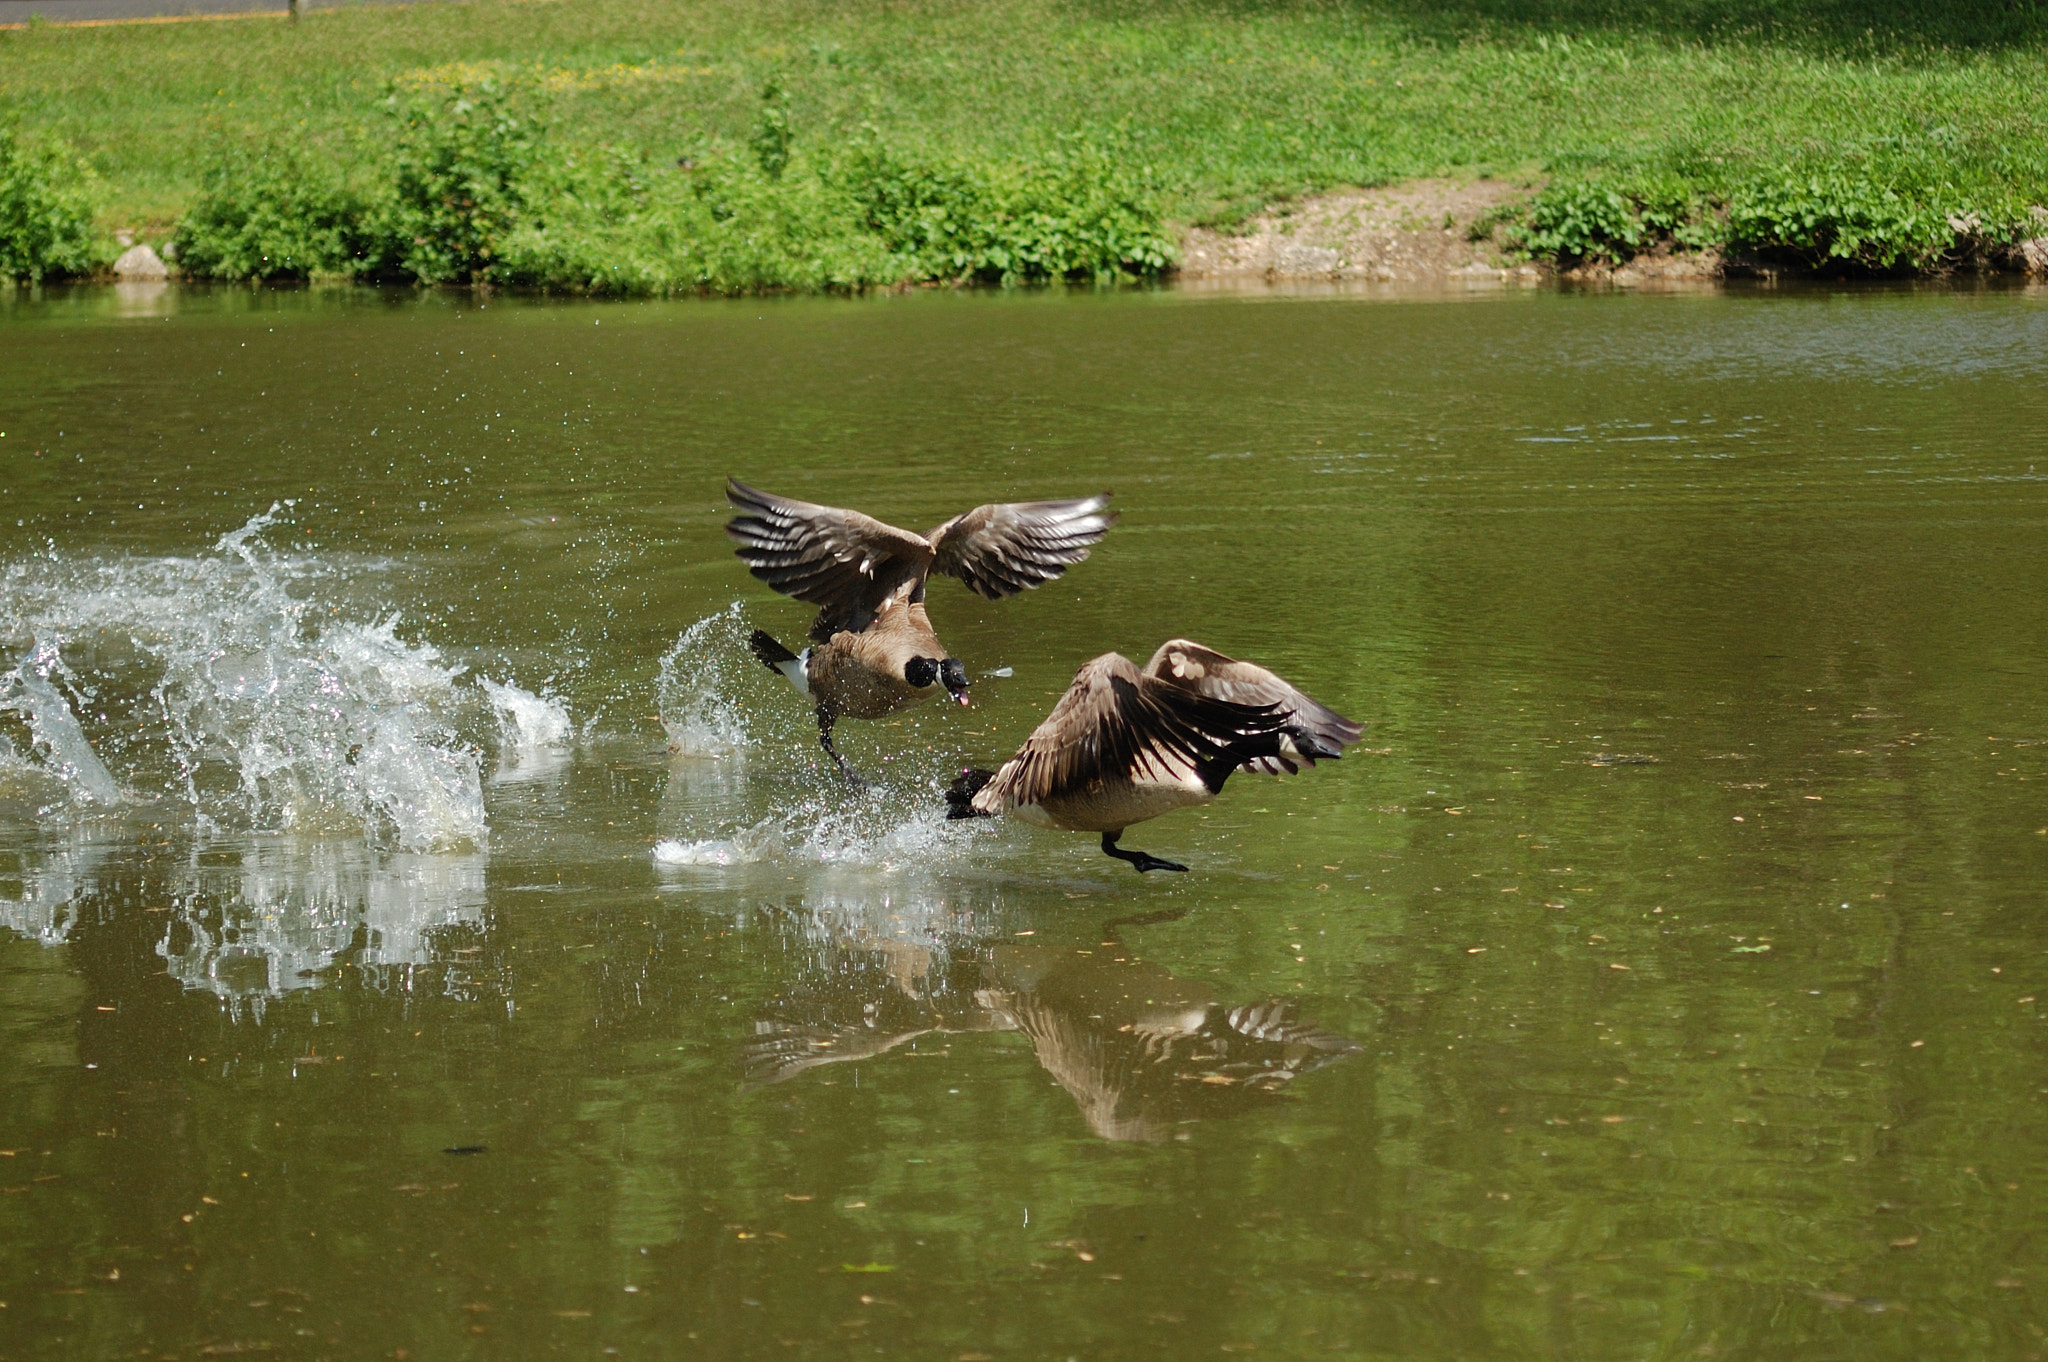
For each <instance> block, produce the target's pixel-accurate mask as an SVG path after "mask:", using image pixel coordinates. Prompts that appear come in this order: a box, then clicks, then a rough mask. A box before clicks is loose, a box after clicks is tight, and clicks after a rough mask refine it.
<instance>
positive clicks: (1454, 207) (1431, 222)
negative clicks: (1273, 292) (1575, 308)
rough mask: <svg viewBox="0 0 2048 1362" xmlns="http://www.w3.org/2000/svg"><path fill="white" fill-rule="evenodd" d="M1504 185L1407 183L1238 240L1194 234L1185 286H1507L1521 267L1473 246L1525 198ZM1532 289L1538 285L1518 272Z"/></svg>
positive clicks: (1295, 214)
mask: <svg viewBox="0 0 2048 1362" xmlns="http://www.w3.org/2000/svg"><path fill="white" fill-rule="evenodd" d="M1529 192H1530V191H1529V188H1528V187H1527V186H1523V185H1516V184H1510V183H1508V182H1507V181H1505V180H1471V181H1457V180H1411V181H1409V182H1408V183H1406V184H1400V185H1386V186H1382V187H1380V188H1377V189H1340V190H1335V191H1332V192H1330V193H1328V194H1318V195H1315V196H1313V197H1310V198H1304V199H1297V200H1294V201H1292V202H1288V203H1284V204H1277V205H1274V206H1273V207H1270V208H1267V209H1266V210H1265V211H1264V212H1262V213H1260V214H1258V216H1256V217H1254V218H1251V219H1250V220H1248V221H1246V222H1245V223H1244V224H1243V225H1242V226H1241V227H1239V228H1237V229H1236V230H1235V231H1229V232H1224V231H1217V230H1215V229H1212V228H1206V227H1197V228H1195V229H1193V230H1192V231H1190V232H1189V233H1188V234H1187V236H1186V238H1184V240H1183V241H1182V245H1181V266H1180V273H1181V277H1182V278H1183V279H1266V280H1287V279H1300V280H1308V279H1323V280H1362V281H1371V282H1376V283H1389V284H1391V283H1406V284H1427V283H1448V282H1451V281H1454V280H1458V279H1485V280H1506V279H1510V278H1512V277H1514V276H1515V274H1516V273H1517V272H1518V267H1517V266H1516V265H1514V264H1513V263H1512V262H1510V261H1508V260H1506V259H1504V258H1503V257H1502V255H1501V251H1500V248H1499V246H1498V245H1497V244H1495V243H1494V242H1493V241H1492V240H1490V239H1489V240H1481V241H1474V240H1472V239H1471V228H1472V224H1473V223H1474V222H1475V221H1477V220H1478V219H1479V218H1480V217H1481V216H1483V215H1484V214H1485V213H1486V212H1487V210H1489V209H1491V208H1495V207H1498V206H1499V205H1501V204H1503V203H1507V202H1510V201H1512V200H1514V199H1517V198H1522V197H1524V196H1526V195H1527V194H1528V193H1529ZM1519 270H1521V271H1526V272H1527V275H1528V277H1529V279H1530V280H1532V281H1533V280H1535V279H1537V278H1540V277H1541V275H1540V272H1539V271H1537V270H1536V269H1534V268H1533V267H1528V266H1522V267H1519Z"/></svg>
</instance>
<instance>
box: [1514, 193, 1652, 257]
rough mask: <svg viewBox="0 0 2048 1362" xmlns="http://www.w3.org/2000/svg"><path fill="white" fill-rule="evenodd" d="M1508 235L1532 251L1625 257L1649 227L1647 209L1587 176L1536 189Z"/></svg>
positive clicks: (1632, 251) (1556, 255)
mask: <svg viewBox="0 0 2048 1362" xmlns="http://www.w3.org/2000/svg"><path fill="white" fill-rule="evenodd" d="M1508 236H1509V240H1510V241H1511V242H1513V243H1514V244H1515V245H1517V246H1520V247H1521V248H1522V249H1524V250H1526V251H1528V252H1529V253H1530V254H1531V255H1538V256H1548V257H1553V258H1556V259H1559V260H1563V261H1566V262H1569V263H1576V262H1578V261H1581V260H1626V259H1627V258H1628V257H1629V256H1631V255H1634V254H1635V253H1636V250H1637V248H1638V247H1640V246H1641V245H1642V244H1643V241H1644V239H1645V231H1644V226H1643V219H1642V214H1641V213H1640V211H1639V210H1638V209H1637V207H1636V205H1635V204H1634V203H1633V202H1632V201H1631V200H1630V199H1629V197H1628V196H1627V195H1625V194H1623V193H1622V192H1621V191H1620V190H1618V189H1615V188H1613V187H1612V186H1610V185H1606V184H1602V183H1599V182H1597V181H1586V180H1582V181H1576V182H1568V183H1564V184H1554V185H1551V186H1549V187H1548V188H1546V189H1544V190H1543V191H1542V192H1541V193H1539V194H1537V195H1536V197H1535V198H1533V199H1531V200H1530V201H1529V206H1528V207H1527V209H1525V210H1524V212H1523V216H1522V221H1521V222H1520V223H1519V224H1517V225H1516V226H1514V227H1512V228H1510V229H1509V233H1508Z"/></svg>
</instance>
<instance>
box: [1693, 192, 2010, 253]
mask: <svg viewBox="0 0 2048 1362" xmlns="http://www.w3.org/2000/svg"><path fill="white" fill-rule="evenodd" d="M1973 221H1981V218H1980V217H1979V215H1976V214H1973V213H1972V212H1971V211H1970V210H1969V209H1968V208H1967V207H1966V206H1962V205H1956V204H1951V205H1949V206H1947V207H1945V208H1936V207H1933V206H1932V205H1931V202H1930V197H1929V196H1926V195H1915V196H1912V197H1908V196H1906V195H1902V194H1900V193H1899V192H1898V191H1897V190H1896V189H1894V188H1892V187H1891V186H1890V185H1882V184H1878V183H1875V182H1874V181H1872V180H1870V179H1866V178H1861V177H1852V176H1849V175H1845V174H1842V173H1839V172H1835V173H1826V174H1814V175H1804V176H1790V175H1788V176H1780V177H1775V178H1771V179H1765V180H1760V181H1757V182H1755V183H1752V184H1750V185H1748V186H1747V187H1745V188H1743V189H1742V190H1740V191H1738V192H1737V193H1736V194H1735V195H1733V196H1732V197H1731V198H1730V200H1729V204H1728V237H1729V243H1730V244H1731V245H1733V246H1735V247H1737V248H1739V249H1742V250H1748V251H1754V252H1756V253H1757V254H1759V255H1763V256H1767V257H1775V258H1778V259H1784V260H1789V261H1790V262H1792V263H1794V264H1797V265H1801V266H1804V267H1806V268H1808V269H1821V268H1830V267H1848V268H1851V269H1858V270H1873V271H1880V272H1890V271H1895V270H1906V269H1915V270H1925V269H1933V268H1938V267H1939V266H1940V265H1942V264H1943V263H1944V262H1945V261H1946V260H1948V259H1949V258H1950V257H1951V256H1953V255H1954V254H1955V252H1956V249H1957V246H1958V235H1959V228H1960V227H1961V226H1962V225H1963V224H1965V223H1970V222H1973Z"/></svg>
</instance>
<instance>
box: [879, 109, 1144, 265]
mask: <svg viewBox="0 0 2048 1362" xmlns="http://www.w3.org/2000/svg"><path fill="white" fill-rule="evenodd" d="M840 179H841V181H842V183H843V184H845V186H846V188H847V190H848V191H849V193H850V194H851V195H852V197H853V199H854V201H855V203H856V204H857V205H858V206H859V209H860V212H861V215H862V219H863V222H864V225H865V226H866V227H867V228H868V229H869V230H870V231H872V232H874V233H875V234H876V235H878V236H879V237H880V238H881V239H882V241H883V242H884V243H885V244H886V245H887V247H888V248H889V250H890V251H891V252H892V253H894V254H896V255H897V256H899V257H900V258H902V259H903V260H904V261H905V263H906V265H907V266H908V267H909V272H910V273H911V274H913V275H914V276H916V277H919V278H944V279H979V280H984V281H1000V282H1005V283H1008V282H1015V281H1018V280H1032V279H1067V278H1076V277H1088V278H1098V279H1100V278H1109V277H1114V276H1116V275H1119V274H1139V275H1147V274H1157V273H1158V272H1159V271H1161V270H1163V269H1165V268H1166V267H1167V266H1168V265H1170V264H1172V263H1173V255H1174V247H1173V243H1172V241H1171V240H1169V239H1168V238H1167V236H1166V233H1165V230H1164V225H1163V224H1162V222H1161V220H1160V215H1159V210H1158V207H1157V205H1156V204H1155V203H1154V202H1153V201H1152V199H1151V197H1150V195H1148V194H1147V193H1145V192H1144V190H1142V189H1141V188H1140V187H1139V186H1138V185H1137V184H1136V183H1135V182H1134V181H1133V180H1132V179H1131V178H1130V177H1129V176H1127V175H1126V174H1124V173H1122V172H1121V171H1119V170H1118V168H1117V167H1116V166H1115V165H1114V164H1113V163H1112V162H1110V160H1109V159H1108V158H1107V157H1105V156H1103V155H1101V154H1100V153H1098V152H1095V151H1092V150H1089V149H1085V148H1081V149H1074V148H1069V149H1066V150H1064V151H1063V152H1061V153H1060V154H1059V155H1057V156H1055V157H1053V158H1050V159H1049V160H1047V161H1046V162H1043V163H1041V164H1038V165H1034V166H1027V167H1021V168H1019V167H994V168H989V167H971V166H963V165H958V164H949V163H946V162H935V161H929V160H919V159H914V158H907V157H903V156H900V155H897V154H895V153H892V152H890V151H888V150H887V149H885V148H883V147H881V146H880V145H879V144H878V143H877V142H875V141H874V139H872V138H870V139H869V141H868V142H867V143H866V144H865V145H864V146H862V147H860V148H859V149H857V150H856V151H855V152H854V153H853V154H852V155H851V156H850V157H849V158H848V160H847V162H846V163H845V164H844V165H843V166H842V167H841V168H840Z"/></svg>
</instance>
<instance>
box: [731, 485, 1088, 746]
mask: <svg viewBox="0 0 2048 1362" xmlns="http://www.w3.org/2000/svg"><path fill="white" fill-rule="evenodd" d="M725 495H726V497H727V499H729V500H730V501H731V502H732V504H733V506H734V507H735V508H737V509H738V510H739V511H740V514H739V515H736V516H734V517H733V519H732V521H731V523H729V524H728V525H727V526H726V527H725V532H726V533H727V534H728V535H731V536H732V537H733V538H734V539H735V540H737V541H739V545H740V547H739V548H738V549H737V550H736V552H737V554H738V555H739V558H740V561H742V562H744V563H745V564H746V565H747V566H748V568H750V569H751V570H752V571H753V574H754V575H755V576H756V577H759V578H760V579H761V580H762V581H764V582H766V583H768V585H770V586H772V587H774V588H775V589H776V590H777V591H780V592H781V593H783V594H784V595H785V596H794V597H796V598H797V599H798V600H800V601H808V602H809V603H810V604H812V605H815V606H817V607H818V618H817V619H816V620H815V621H813V622H812V624H811V633H810V638H811V646H810V647H808V648H806V649H804V650H803V651H802V652H801V653H795V652H791V651H790V650H789V649H788V648H785V647H784V646H783V645H782V644H781V643H779V642H777V641H776V640H775V638H774V637H773V636H772V635H770V634H769V633H768V632H767V631H766V630H762V629H756V630H755V631H754V633H753V636H752V638H750V639H749V640H748V645H747V646H748V647H749V648H750V649H751V650H752V651H753V654H754V656H755V657H758V658H760V659H761V661H762V663H763V664H764V665H765V666H767V667H768V669H769V670H771V671H777V672H780V673H782V674H783V675H784V676H786V677H788V678H789V682H790V684H791V685H793V686H795V687H796V688H797V691H798V693H799V694H802V695H805V696H808V697H809V698H810V700H811V702H812V703H813V704H814V705H816V706H817V711H818V741H819V742H820V743H821V744H822V745H823V746H824V748H825V751H826V752H827V753H828V754H829V755H830V756H831V758H832V760H833V761H834V762H836V763H837V764H838V766H839V770H840V772H841V773H842V774H843V775H845V776H846V778H847V779H848V780H851V781H855V782H858V781H859V779H860V777H859V776H858V775H856V774H855V773H854V770H853V768H852V767H850V766H848V765H847V764H846V758H844V757H842V756H840V755H839V749H838V748H836V747H834V746H833V745H832V725H833V724H834V723H836V722H837V721H838V720H840V719H879V718H882V717H884V716H885V715H889V714H894V713H895V712H896V711H897V710H899V709H904V708H906V707H908V706H910V705H914V704H916V703H918V702H919V701H920V700H924V699H926V698H927V697H929V696H931V695H933V694H936V693H937V691H938V689H939V688H940V687H941V686H943V687H944V688H945V690H946V691H947V693H948V694H950V695H951V696H952V697H953V698H954V699H955V700H958V701H959V702H960V703H961V704H963V705H964V704H966V703H967V669H966V668H965V667H963V666H962V665H961V663H960V660H959V659H958V658H956V657H953V656H952V655H950V654H949V653H948V652H947V651H946V648H945V645H944V644H942V643H940V642H939V638H938V635H937V634H935V633H934V632H932V623H931V620H930V619H928V618H926V616H925V611H924V587H925V581H926V579H927V578H929V577H930V576H931V574H932V573H933V572H939V573H942V574H944V575H945V576H948V577H958V578H959V579H960V580H961V581H963V582H965V583H967V585H968V587H969V589H971V590H973V591H974V592H975V593H977V594H978V595H982V596H985V597H987V598H988V599H989V600H992V601H993V600H1001V599H1002V598H1003V597H1005V596H1014V595H1016V594H1017V593H1018V592H1020V591H1023V590H1025V589H1026V588H1029V587H1035V586H1037V585H1039V584H1040V583H1041V582H1048V581H1051V580H1052V579H1053V578H1055V577H1057V576H1059V575H1060V574H1061V573H1063V572H1065V571H1066V570H1067V569H1068V568H1069V567H1071V566H1072V565H1073V564H1075V563H1078V562H1080V561H1081V560H1082V559H1084V558H1086V557H1087V556H1088V546H1089V545H1091V544H1094V543H1096V542H1097V541H1098V540H1100V539H1101V538H1102V536H1103V535H1104V534H1106V533H1107V532H1108V530H1109V527H1110V526H1111V525H1112V524H1113V523H1115V521H1116V515H1115V513H1114V512H1105V511H1104V509H1103V508H1104V507H1106V506H1107V505H1108V504H1109V493H1107V492H1104V493H1102V494H1101V495H1099V496H1092V497H1082V498H1079V499H1077V500H1073V501H1023V502H1009V503H999V504H995V505H989V506H977V507H975V508H974V509H973V510H971V511H969V512H967V513H966V514H965V515H956V516H954V517H953V518H952V519H951V520H948V521H947V522H946V523H945V524H943V525H941V526H939V527H938V528H937V529H935V530H932V531H930V532H929V533H926V534H913V533H912V532H911V531H909V530H899V529H897V528H896V527H895V526H893V525H885V524H883V523H882V522H881V521H879V520H876V519H874V518H873V517H872V516H865V515H862V514H861V513H860V512H859V511H845V510H840V509H838V508H837V507H833V506H817V505H813V504H812V503H810V502H808V501H796V500H793V499H791V498H789V497H779V496H775V495H774V494H772V493H769V492H762V491H757V490H756V489H754V488H752V487H749V486H747V485H746V484H745V483H742V482H739V481H737V480H735V479H733V478H727V479H726V481H725Z"/></svg>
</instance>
